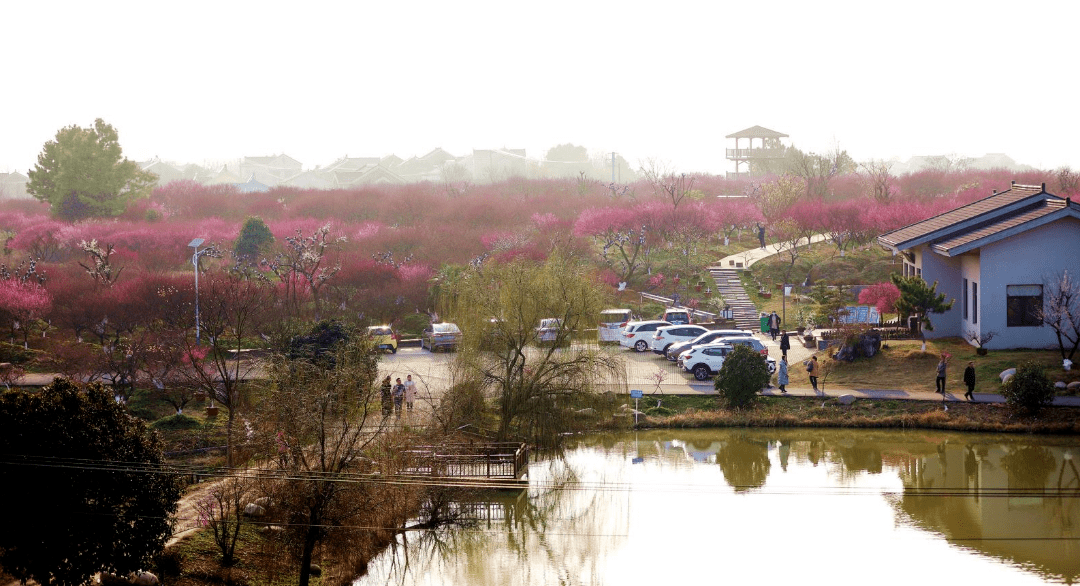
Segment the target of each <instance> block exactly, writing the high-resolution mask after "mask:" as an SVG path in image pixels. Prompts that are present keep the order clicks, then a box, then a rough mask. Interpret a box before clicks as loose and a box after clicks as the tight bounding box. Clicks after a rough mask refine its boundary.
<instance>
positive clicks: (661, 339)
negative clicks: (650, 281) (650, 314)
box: [600, 309, 776, 381]
mask: <svg viewBox="0 0 1080 586" xmlns="http://www.w3.org/2000/svg"><path fill="white" fill-rule="evenodd" d="M611 311H614V310H611ZM605 313H607V312H605ZM628 313H629V312H628ZM610 329H614V328H609V330H610ZM618 332H619V333H618V335H613V334H611V333H608V334H607V336H609V338H608V339H605V329H604V328H603V326H601V329H600V340H601V341H614V340H617V341H618V342H619V344H620V345H621V346H622V347H624V348H630V349H633V350H636V351H638V352H645V351H648V350H652V351H653V352H654V353H655V354H659V355H661V356H663V357H664V358H666V359H668V360H671V361H674V362H676V363H677V364H678V365H679V366H680V367H681V368H682V369H684V370H686V371H687V372H690V373H692V374H693V375H694V378H695V379H697V380H700V381H704V380H708V379H709V378H710V377H712V376H714V375H716V373H717V372H719V371H720V367H721V366H723V365H724V358H725V357H726V356H727V355H728V353H729V352H731V351H732V350H733V349H734V347H735V346H749V347H750V348H752V349H753V350H755V351H756V352H758V353H759V354H761V355H762V356H763V357H764V358H765V360H766V362H767V363H768V366H769V372H770V373H773V372H776V361H775V360H773V359H772V358H769V350H768V348H766V347H765V344H762V343H761V341H760V340H758V339H757V338H755V337H754V334H753V332H751V331H750V330H710V329H708V328H706V327H704V326H700V325H696V324H692V323H690V314H689V312H687V311H686V310H684V309H669V310H668V311H666V312H664V315H663V316H661V318H660V319H655V320H642V321H634V320H632V319H628V320H627V321H625V322H623V323H622V324H620V328H619V330H618ZM612 338H613V339H612Z"/></svg>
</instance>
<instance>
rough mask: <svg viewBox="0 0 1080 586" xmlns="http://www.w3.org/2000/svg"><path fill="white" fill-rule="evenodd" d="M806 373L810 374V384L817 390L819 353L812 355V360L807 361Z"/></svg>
mask: <svg viewBox="0 0 1080 586" xmlns="http://www.w3.org/2000/svg"><path fill="white" fill-rule="evenodd" d="M806 373H807V374H809V375H810V386H812V387H814V392H817V390H818V388H817V374H818V363H817V354H815V355H813V356H811V357H810V360H807V361H806Z"/></svg>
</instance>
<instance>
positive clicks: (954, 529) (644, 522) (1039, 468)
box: [357, 429, 1080, 586]
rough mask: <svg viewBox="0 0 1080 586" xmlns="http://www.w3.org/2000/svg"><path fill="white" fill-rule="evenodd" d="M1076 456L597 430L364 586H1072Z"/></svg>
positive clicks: (1023, 447)
mask: <svg viewBox="0 0 1080 586" xmlns="http://www.w3.org/2000/svg"><path fill="white" fill-rule="evenodd" d="M1078 457H1080V441H1078V439H1077V438H1072V437H1067V438H1061V437H1035V436H1018V435H986V434H961V433H951V432H938V431H928V430H920V431H909V432H903V431H866V430H818V429H814V430H799V429H795V430H758V429H753V430H749V429H732V430H661V431H649V432H641V433H636V434H634V433H631V434H620V435H603V436H600V435H597V436H589V437H585V438H582V439H580V440H578V441H576V442H574V443H573V445H571V446H570V447H569V448H568V449H567V450H566V451H565V453H564V454H563V456H562V457H559V458H556V457H550V458H547V459H544V458H543V457H542V456H541V457H539V458H537V457H534V463H533V464H532V466H531V467H530V470H529V476H530V485H529V488H528V490H526V491H521V492H518V493H500V494H497V495H496V494H489V495H486V496H484V497H482V498H480V499H479V500H478V502H476V503H472V505H471V508H470V510H471V511H472V512H473V516H474V517H475V518H477V519H478V521H477V522H476V523H475V524H473V525H470V526H468V527H463V528H455V529H444V530H439V531H428V532H423V533H419V532H413V533H410V534H408V535H406V536H404V537H403V538H402V539H401V541H400V542H399V546H398V547H396V548H394V549H393V550H388V551H387V552H386V553H385V554H383V555H382V556H380V557H379V558H377V559H376V560H374V561H373V563H372V565H371V567H370V571H369V574H368V575H367V576H365V577H363V578H361V579H359V580H358V581H357V585H369V584H403V585H410V586H411V585H435V584H438V585H462V586H464V585H470V586H483V585H517V584H545V585H546V584H595V585H600V584H607V585H639V584H640V585H650V586H652V585H666V584H698V583H707V584H720V583H724V584H805V583H810V584H814V583H828V584H859V585H862V586H865V585H867V584H873V585H875V586H877V585H881V584H904V585H910V584H912V583H922V584H950V585H952V584H979V585H987V584H1045V583H1069V584H1071V583H1075V582H1077V580H1078V578H1080V472H1078V463H1077V462H1076V460H1077V459H1080V458H1078Z"/></svg>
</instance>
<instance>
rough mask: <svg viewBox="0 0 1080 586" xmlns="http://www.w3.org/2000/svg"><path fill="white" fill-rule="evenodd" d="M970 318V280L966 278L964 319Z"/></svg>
mask: <svg viewBox="0 0 1080 586" xmlns="http://www.w3.org/2000/svg"><path fill="white" fill-rule="evenodd" d="M967 318H968V280H967V279H964V319H967Z"/></svg>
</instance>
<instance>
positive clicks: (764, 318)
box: [761, 313, 769, 334]
mask: <svg viewBox="0 0 1080 586" xmlns="http://www.w3.org/2000/svg"><path fill="white" fill-rule="evenodd" d="M761 333H763V334H767V333H769V314H767V313H763V314H761Z"/></svg>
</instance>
